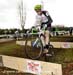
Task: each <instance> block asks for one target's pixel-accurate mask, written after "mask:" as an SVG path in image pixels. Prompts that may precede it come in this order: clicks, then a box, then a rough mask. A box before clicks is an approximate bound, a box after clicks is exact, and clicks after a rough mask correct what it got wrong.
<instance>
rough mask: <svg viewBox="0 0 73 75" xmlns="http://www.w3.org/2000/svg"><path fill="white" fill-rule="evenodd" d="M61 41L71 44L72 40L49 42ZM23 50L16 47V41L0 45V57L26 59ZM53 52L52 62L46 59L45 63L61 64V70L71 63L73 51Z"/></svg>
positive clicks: (63, 38)
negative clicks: (7, 56) (0, 55)
mask: <svg viewBox="0 0 73 75" xmlns="http://www.w3.org/2000/svg"><path fill="white" fill-rule="evenodd" d="M61 40H62V41H65V40H68V41H70V42H71V40H73V37H67V38H66V37H54V38H51V41H61ZM24 49H25V47H24V46H19V45H16V41H10V42H6V43H0V54H2V55H9V56H16V57H22V58H24V57H25V58H26V56H25V52H24ZM54 51H55V56H54V57H52V60H53V61H51V59H50V60H48V59H49V58H48V57H47V62H49V61H50V62H54V63H61V64H62V65H63V68H66V65H67V64H68V63H73V49H57V48H55V49H54ZM40 60H42V61H45V59H44V57H42V58H41V59H40ZM64 75H65V74H64Z"/></svg>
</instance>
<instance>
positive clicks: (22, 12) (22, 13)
mask: <svg viewBox="0 0 73 75" xmlns="http://www.w3.org/2000/svg"><path fill="white" fill-rule="evenodd" d="M18 10H19V17H20V24H21V28H22V30H24V26H25V22H26V6H24V3H23V0H20V3H19V4H18Z"/></svg>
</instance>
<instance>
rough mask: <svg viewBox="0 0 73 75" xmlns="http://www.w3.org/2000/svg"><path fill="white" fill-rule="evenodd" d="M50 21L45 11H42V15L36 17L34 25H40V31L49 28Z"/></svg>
mask: <svg viewBox="0 0 73 75" xmlns="http://www.w3.org/2000/svg"><path fill="white" fill-rule="evenodd" d="M51 23H52V19H51V17H50V15H49V13H48V12H47V11H42V15H38V14H37V15H36V25H41V28H42V29H45V30H46V29H48V30H49V27H51Z"/></svg>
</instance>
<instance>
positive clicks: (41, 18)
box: [34, 5, 53, 53]
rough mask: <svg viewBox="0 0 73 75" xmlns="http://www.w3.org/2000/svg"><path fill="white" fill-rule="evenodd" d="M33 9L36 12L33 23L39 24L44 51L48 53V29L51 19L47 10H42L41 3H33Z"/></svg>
mask: <svg viewBox="0 0 73 75" xmlns="http://www.w3.org/2000/svg"><path fill="white" fill-rule="evenodd" d="M34 10H35V11H36V13H37V15H36V22H35V25H41V26H40V27H41V30H42V34H41V39H42V42H43V46H44V53H48V45H49V44H50V39H49V37H50V29H51V23H52V22H53V20H52V19H51V17H50V15H49V13H48V11H43V10H42V5H35V7H34ZM43 36H44V37H43Z"/></svg>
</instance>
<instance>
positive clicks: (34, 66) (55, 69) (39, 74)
mask: <svg viewBox="0 0 73 75" xmlns="http://www.w3.org/2000/svg"><path fill="white" fill-rule="evenodd" d="M0 57H2V61H3V66H4V67H8V68H11V69H16V70H18V71H20V72H25V73H32V74H36V75H62V66H61V64H55V63H48V62H42V61H37V60H30V59H24V58H18V57H11V56H5V55H1V56H0Z"/></svg>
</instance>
